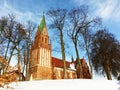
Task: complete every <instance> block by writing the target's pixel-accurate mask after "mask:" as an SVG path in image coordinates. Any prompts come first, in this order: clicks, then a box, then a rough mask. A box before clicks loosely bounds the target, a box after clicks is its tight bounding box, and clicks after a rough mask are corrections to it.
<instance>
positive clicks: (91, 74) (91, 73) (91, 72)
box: [86, 47, 93, 79]
mask: <svg viewBox="0 0 120 90" xmlns="http://www.w3.org/2000/svg"><path fill="white" fill-rule="evenodd" d="M86 51H87V55H88V62H89V66H90V76H91V79H92V78H93V70H92V65H91V62H90V53H89V50H88V47H86Z"/></svg>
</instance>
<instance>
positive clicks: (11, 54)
mask: <svg viewBox="0 0 120 90" xmlns="http://www.w3.org/2000/svg"><path fill="white" fill-rule="evenodd" d="M15 47H16V45H15V46H14V47H13V48H12V51H11V53H10V57H9V60H8V65H9V64H10V61H11V58H12V56H13V52H14V49H15ZM8 65H7V66H6V67H5V68H4V71H3V73H4V72H6V70H7V69H8Z"/></svg>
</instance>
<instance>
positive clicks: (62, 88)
mask: <svg viewBox="0 0 120 90" xmlns="http://www.w3.org/2000/svg"><path fill="white" fill-rule="evenodd" d="M10 86H11V87H13V88H14V90H120V81H117V80H110V81H109V80H89V79H88V80H87V79H69V80H40V81H25V82H19V83H17V84H16V83H12V84H11V85H10ZM0 90H6V89H0ZM7 90H9V89H7Z"/></svg>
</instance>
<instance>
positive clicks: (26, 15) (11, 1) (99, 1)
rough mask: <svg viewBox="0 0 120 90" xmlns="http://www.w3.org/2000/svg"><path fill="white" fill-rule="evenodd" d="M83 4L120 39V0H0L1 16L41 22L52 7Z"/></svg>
mask: <svg viewBox="0 0 120 90" xmlns="http://www.w3.org/2000/svg"><path fill="white" fill-rule="evenodd" d="M82 4H86V5H88V6H89V9H90V15H91V16H93V17H94V16H99V17H101V18H102V21H103V26H104V27H106V28H107V29H108V30H109V31H110V32H111V33H113V34H114V35H115V36H116V38H117V39H118V40H119V41H120V30H119V29H120V0H0V17H1V16H5V15H8V13H14V14H15V15H16V18H17V19H18V20H19V21H20V22H24V21H27V20H31V21H33V22H35V23H36V24H39V23H40V20H41V18H42V15H43V12H47V10H48V9H50V8H51V7H53V8H56V7H59V8H66V9H68V10H69V9H71V8H74V7H78V6H80V5H82ZM46 23H47V24H48V23H49V20H48V18H47V16H46ZM56 55H57V54H56ZM70 57H71V56H70Z"/></svg>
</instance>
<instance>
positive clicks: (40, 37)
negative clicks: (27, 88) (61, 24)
mask: <svg viewBox="0 0 120 90" xmlns="http://www.w3.org/2000/svg"><path fill="white" fill-rule="evenodd" d="M51 67H52V65H51V43H50V42H49V36H48V32H47V27H46V22H45V16H44V15H43V17H42V20H41V23H40V25H39V26H38V28H37V32H36V35H35V39H34V43H33V45H32V48H31V56H30V67H29V70H30V71H29V72H30V75H32V77H33V79H51V77H52V71H51Z"/></svg>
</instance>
